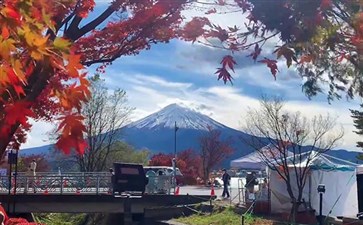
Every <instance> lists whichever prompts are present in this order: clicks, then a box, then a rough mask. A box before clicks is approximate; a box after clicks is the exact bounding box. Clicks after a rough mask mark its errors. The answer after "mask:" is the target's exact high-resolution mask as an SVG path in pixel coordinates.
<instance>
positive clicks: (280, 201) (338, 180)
mask: <svg viewBox="0 0 363 225" xmlns="http://www.w3.org/2000/svg"><path fill="white" fill-rule="evenodd" d="M305 165H306V164H305ZM300 166H304V164H303V163H302V164H301V165H300ZM309 166H310V168H311V171H310V173H309V177H308V180H307V183H306V185H305V187H304V191H303V198H304V199H305V202H306V203H307V204H309V201H310V204H311V207H312V209H314V210H315V212H316V213H318V212H319V194H318V192H317V187H318V185H319V184H325V187H326V192H325V194H324V195H323V215H330V216H352V215H356V214H357V213H358V197H357V181H356V170H355V168H356V166H357V165H356V164H354V163H351V162H347V161H344V160H340V159H338V158H335V157H331V156H328V155H326V154H321V155H318V156H317V157H316V158H315V159H314V160H313V161H312V162H311V163H310V164H309ZM290 170H291V172H292V173H290V174H291V175H290V176H292V177H291V178H292V179H291V180H294V172H293V168H291V169H290ZM269 174H270V189H271V211H272V212H273V213H281V212H290V209H291V207H292V204H291V199H290V197H289V195H288V193H287V191H286V183H285V181H284V180H282V178H280V176H279V175H278V173H277V172H276V171H273V170H269ZM291 184H292V189H293V191H294V193H295V194H296V195H295V196H297V187H296V184H295V185H294V182H292V183H291ZM330 211H331V212H330Z"/></svg>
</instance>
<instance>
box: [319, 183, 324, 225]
mask: <svg viewBox="0 0 363 225" xmlns="http://www.w3.org/2000/svg"><path fill="white" fill-rule="evenodd" d="M318 193H319V195H320V203H319V225H323V194H324V193H325V185H324V184H319V185H318Z"/></svg>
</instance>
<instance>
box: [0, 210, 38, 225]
mask: <svg viewBox="0 0 363 225" xmlns="http://www.w3.org/2000/svg"><path fill="white" fill-rule="evenodd" d="M0 214H1V215H2V216H1V218H2V221H0V224H3V225H40V224H39V223H34V222H28V221H27V220H26V219H23V218H9V217H8V215H7V213H6V212H5V209H4V207H2V206H0Z"/></svg>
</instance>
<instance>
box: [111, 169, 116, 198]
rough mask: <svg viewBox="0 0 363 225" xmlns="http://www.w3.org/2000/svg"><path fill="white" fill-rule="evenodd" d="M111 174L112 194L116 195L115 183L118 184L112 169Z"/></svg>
mask: <svg viewBox="0 0 363 225" xmlns="http://www.w3.org/2000/svg"><path fill="white" fill-rule="evenodd" d="M109 171H110V174H111V180H110V193H112V194H115V183H116V177H115V172H114V171H113V169H112V168H110V169H109Z"/></svg>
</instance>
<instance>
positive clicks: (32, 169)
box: [30, 159, 37, 176]
mask: <svg viewBox="0 0 363 225" xmlns="http://www.w3.org/2000/svg"><path fill="white" fill-rule="evenodd" d="M30 169H31V171H33V173H34V176H35V175H36V172H35V171H36V169H37V162H36V161H35V159H33V161H32V162H31V163H30Z"/></svg>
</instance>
